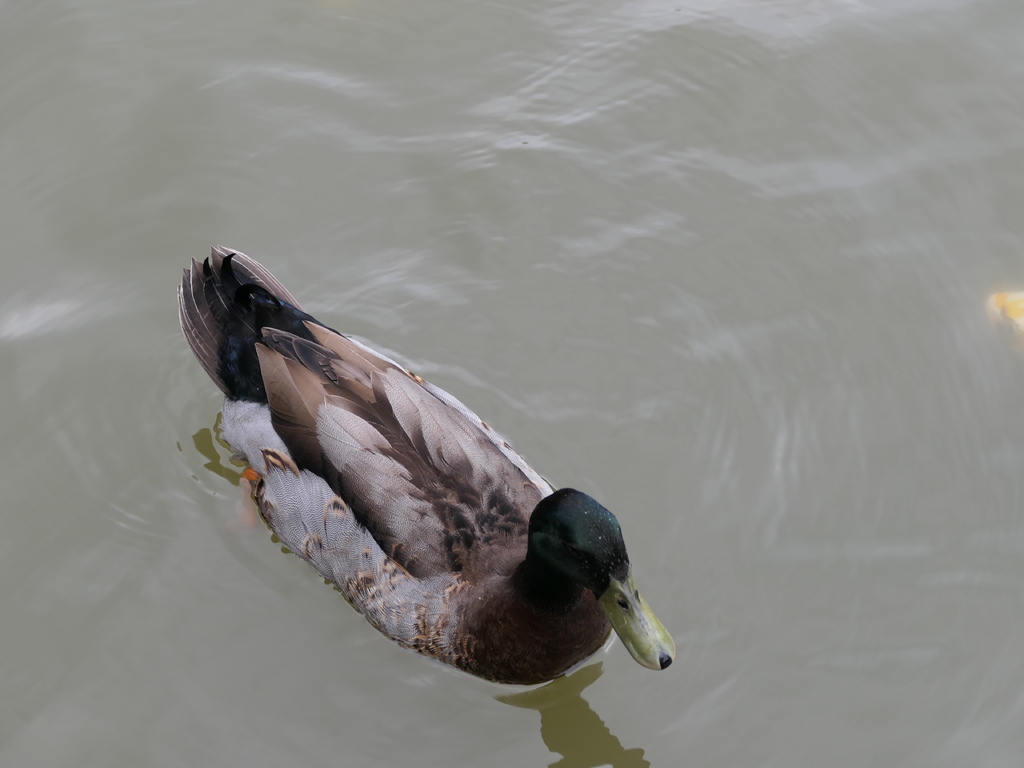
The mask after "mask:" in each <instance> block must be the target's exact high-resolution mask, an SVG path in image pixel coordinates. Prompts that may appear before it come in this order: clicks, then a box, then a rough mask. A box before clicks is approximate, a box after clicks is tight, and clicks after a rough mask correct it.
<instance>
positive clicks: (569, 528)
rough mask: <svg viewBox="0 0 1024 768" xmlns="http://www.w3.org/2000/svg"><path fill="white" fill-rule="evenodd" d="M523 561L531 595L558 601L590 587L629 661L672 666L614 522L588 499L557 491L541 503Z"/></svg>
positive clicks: (670, 648) (665, 636)
mask: <svg viewBox="0 0 1024 768" xmlns="http://www.w3.org/2000/svg"><path fill="white" fill-rule="evenodd" d="M526 559H527V564H528V565H529V566H530V568H529V570H530V571H531V572H532V574H533V581H534V583H533V584H532V585H531V587H532V588H533V589H534V590H535V591H539V592H542V593H543V592H547V593H548V594H549V595H550V597H551V598H552V600H553V601H557V600H558V598H559V596H560V595H565V594H567V593H568V592H569V591H574V590H575V589H576V588H577V585H579V586H582V587H584V588H585V589H589V590H590V591H591V592H593V593H594V594H595V595H596V596H597V598H598V601H599V602H600V604H601V608H602V609H603V610H604V612H605V614H607V616H608V620H609V621H610V622H611V625H612V628H613V629H614V630H615V632H616V634H617V635H618V636H619V638H620V639H621V640H622V643H623V645H625V646H626V649H627V650H628V651H629V652H630V654H632V656H633V658H634V659H636V660H637V661H638V662H640V663H641V664H643V665H644V666H645V667H649V668H650V669H664V668H665V667H667V666H668V665H669V664H671V663H672V659H673V658H674V657H675V654H676V645H675V641H673V639H672V636H671V635H670V634H669V633H668V631H667V630H666V629H665V627H663V626H662V624H661V622H660V621H658V617H657V616H655V615H654V612H653V611H652V610H651V607H650V606H649V605H648V604H647V601H646V600H644V599H643V598H642V597H641V596H640V592H639V591H638V590H637V588H636V584H635V583H634V582H633V572H632V568H631V566H630V563H629V557H628V556H627V555H626V544H625V542H624V541H623V540H622V530H621V529H620V528H619V521H618V520H616V519H615V515H613V514H612V513H611V512H609V511H608V510H607V509H605V508H604V507H603V506H601V505H600V504H598V503H597V501H595V500H594V499H592V498H591V497H590V496H588V495H587V494H585V493H581V492H580V491H576V490H573V489H572V488H562V489H561V490H558V491H555V492H554V493H553V494H551V495H550V496H547V497H545V498H544V499H542V500H541V502H540V503H539V504H538V505H537V508H536V509H535V510H534V512H533V515H532V516H531V517H530V538H529V549H528V553H527V558H526Z"/></svg>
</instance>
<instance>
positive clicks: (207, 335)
mask: <svg viewBox="0 0 1024 768" xmlns="http://www.w3.org/2000/svg"><path fill="white" fill-rule="evenodd" d="M178 317H179V319H180V321H181V330H182V332H183V333H184V334H185V339H186V340H187V341H188V343H189V346H190V347H191V348H192V352H193V353H194V354H195V356H196V359H198V360H199V363H200V364H201V365H202V366H203V369H204V370H205V371H206V373H207V375H209V377H210V378H211V379H213V381H214V383H216V385H217V386H218V387H220V389H221V391H222V392H224V394H226V395H227V396H228V397H230V398H233V399H236V400H253V401H256V402H266V392H265V390H264V388H263V380H262V374H261V373H260V367H259V359H258V357H257V354H256V347H255V345H256V343H257V342H259V341H260V340H261V338H262V329H263V328H264V327H272V328H281V329H283V330H288V331H291V332H294V333H297V334H298V335H300V336H306V337H309V331H308V330H306V328H305V326H304V323H305V322H306V321H312V322H316V321H315V320H313V318H312V317H310V316H309V315H307V314H306V313H305V312H303V311H302V308H301V306H300V305H299V303H298V302H297V301H296V300H295V298H294V297H293V296H292V295H291V293H289V292H288V290H287V289H286V288H285V287H284V286H283V285H281V283H280V282H279V281H278V280H277V278H275V277H274V276H273V275H272V274H270V272H269V271H267V269H266V268H264V267H263V266H262V265H261V264H259V263H257V262H256V261H253V260H252V259H250V258H249V257H248V256H246V255H245V254H243V253H239V252H237V251H233V250H230V249H227V248H221V247H215V248H213V249H212V251H211V253H210V258H208V259H206V260H205V261H203V262H202V263H200V262H198V261H196V260H195V259H193V260H192V265H191V267H190V268H189V269H186V270H184V274H183V275H182V280H181V286H180V287H179V289H178Z"/></svg>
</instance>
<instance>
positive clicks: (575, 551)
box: [565, 541, 583, 557]
mask: <svg viewBox="0 0 1024 768" xmlns="http://www.w3.org/2000/svg"><path fill="white" fill-rule="evenodd" d="M565 551H566V552H568V553H569V554H570V555H572V556H573V557H579V556H580V555H582V554H583V553H582V552H581V551H580V548H579V547H577V546H576V545H575V544H570V543H569V542H568V541H567V542H565Z"/></svg>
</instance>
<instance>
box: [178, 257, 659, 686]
mask: <svg viewBox="0 0 1024 768" xmlns="http://www.w3.org/2000/svg"><path fill="white" fill-rule="evenodd" d="M178 307H179V317H180V322H181V329H182V332H183V333H184V335H185V338H186V340H187V341H188V344H189V346H190V348H191V349H192V352H193V353H194V355H195V357H196V359H197V360H198V361H199V363H200V365H201V366H202V367H203V369H204V370H205V371H206V373H207V375H208V376H209V377H210V379H212V380H213V382H214V384H216V385H217V387H219V388H220V390H221V391H222V392H223V394H224V403H223V407H222V411H221V419H222V421H221V431H222V436H223V438H224V439H225V440H226V441H227V443H228V444H229V445H230V446H231V447H232V448H233V449H234V450H235V451H236V455H237V456H238V457H239V458H241V459H243V460H244V461H245V462H246V463H247V464H248V467H247V469H246V472H247V473H251V477H252V479H253V498H254V500H255V502H256V506H257V508H258V510H259V514H260V516H261V517H262V518H263V520H264V521H265V522H266V524H267V526H268V527H269V528H270V529H271V530H272V531H273V533H274V534H276V535H277V537H278V538H279V539H280V542H281V544H283V546H284V547H285V548H286V549H287V550H288V551H290V552H292V553H294V554H296V555H298V556H299V557H301V558H302V559H303V560H306V561H307V562H308V563H309V564H310V565H311V566H312V567H313V568H314V569H315V570H316V572H317V573H319V574H320V576H322V577H323V578H324V579H325V580H326V581H328V582H330V583H331V584H333V585H334V587H336V588H337V590H338V591H340V592H341V594H342V596H343V597H344V598H345V600H346V601H347V602H348V603H349V604H350V605H351V606H352V607H354V608H355V609H356V610H357V611H359V612H360V613H361V614H362V615H363V616H364V617H365V618H366V620H367V621H368V622H369V623H370V624H371V625H372V626H373V627H375V628H376V629H377V630H379V631H380V632H381V633H383V634H384V635H386V636H388V637H389V638H391V639H392V640H393V641H395V642H396V643H398V644H399V645H401V646H404V647H406V648H410V649H412V650H414V651H416V652H418V653H420V654H423V655H424V656H427V657H430V658H432V659H435V660H437V661H440V662H442V663H444V664H448V665H450V666H452V667H455V668H457V669H460V670H462V671H464V672H468V673H469V674H471V675H475V676H477V677H479V678H483V679H485V680H489V681H493V682H496V683H507V684H519V685H532V684H537V683H543V682H547V681H549V680H552V679H554V678H557V677H560V676H562V675H564V674H565V673H566V672H567V671H569V670H571V669H573V668H574V667H576V666H578V665H580V663H581V662H583V661H585V660H586V659H587V658H589V657H590V656H592V655H593V654H594V653H596V652H597V651H598V650H600V649H601V648H602V647H603V646H604V645H605V643H606V642H607V640H608V638H609V637H610V633H611V632H612V631H614V632H615V633H616V635H617V636H618V637H619V638H620V639H621V641H622V644H623V645H624V646H625V648H626V650H627V651H628V652H629V653H630V654H631V655H632V656H633V658H634V659H635V660H636V661H637V662H639V663H640V664H641V665H642V666H644V667H647V668H650V669H656V670H661V669H665V668H666V667H668V666H669V665H670V664H671V663H672V660H673V659H674V658H675V650H676V649H675V642H674V640H673V639H672V636H671V635H670V634H669V633H668V631H667V630H666V629H665V627H664V626H663V625H662V623H661V622H660V621H659V620H658V618H657V617H656V616H655V614H654V613H653V611H652V610H651V608H650V606H649V605H648V603H647V602H646V600H644V598H643V597H642V596H641V595H640V592H639V591H638V589H637V587H636V583H635V580H634V577H633V572H632V565H631V563H630V560H629V557H628V555H627V553H626V546H625V543H624V541H623V536H622V530H621V527H620V525H619V522H618V520H617V519H616V517H615V515H614V514H613V513H612V512H610V511H609V510H608V509H606V508H605V507H604V506H602V505H601V504H600V503H599V502H598V501H596V500H595V499H594V498H592V497H591V496H589V495H587V494H586V493H584V492H582V491H579V490H576V489H573V488H559V489H555V488H553V487H552V486H551V485H550V484H549V483H548V482H547V481H546V480H544V479H543V478H542V477H541V476H540V475H539V474H538V473H537V472H536V471H534V470H533V469H532V468H531V467H530V466H529V465H528V464H527V463H526V462H525V461H524V460H523V458H522V457H521V456H520V455H519V454H518V453H517V452H516V451H515V450H514V449H513V448H512V446H511V444H510V443H509V442H508V441H507V440H505V439H504V438H503V437H502V436H501V435H499V434H498V433H497V432H496V431H495V430H494V429H493V428H492V427H491V426H489V425H488V424H486V423H485V422H484V421H482V420H481V419H480V418H479V417H478V416H477V415H476V414H475V413H474V412H473V411H471V410H470V409H469V408H468V407H466V406H465V405H463V403H462V402H461V401H459V400H458V399H456V398H455V397H454V396H452V395H451V394H449V393H448V392H446V391H444V390H443V389H441V388H440V387H437V386H434V385H433V384H431V383H429V382H428V381H426V380H425V379H423V378H422V377H421V376H419V375H417V374H415V373H413V372H411V371H409V370H407V369H406V368H405V367H403V366H402V365H400V364H399V363H397V362H395V361H394V360H391V359H390V358H388V357H386V356H385V355H383V354H381V353H380V352H377V351H375V350H373V349H371V348H370V347H369V346H367V345H365V344H363V343H360V342H359V341H357V340H356V339H353V338H350V337H348V336H345V335H343V334H341V333H339V332H338V331H335V330H333V329H332V328H330V327H328V326H327V325H324V324H323V323H322V322H320V321H319V320H317V319H316V318H314V317H313V316H312V315H310V314H308V313H307V312H305V310H303V309H302V306H301V305H300V304H299V302H298V301H297V300H296V299H295V298H294V297H293V296H292V295H291V293H289V292H288V290H287V289H286V288H285V287H284V286H283V285H282V284H281V283H280V282H279V281H278V280H277V279H276V278H275V277H274V276H273V275H272V274H271V273H270V272H269V271H268V270H267V269H266V268H265V267H263V266H262V265H261V264H259V263H258V262H257V261H255V260H254V259H251V258H249V257H248V256H246V255H245V254H243V253H240V252H238V251H235V250H232V249H229V248H224V247H214V248H213V249H212V250H211V254H210V257H209V258H207V259H205V260H203V261H202V262H201V263H200V262H199V261H197V260H196V259H192V263H191V266H190V267H189V268H186V269H185V270H184V273H183V276H182V281H181V285H180V287H179V291H178Z"/></svg>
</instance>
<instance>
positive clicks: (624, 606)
mask: <svg viewBox="0 0 1024 768" xmlns="http://www.w3.org/2000/svg"><path fill="white" fill-rule="evenodd" d="M615 602H616V603H618V606H619V608H621V609H622V610H623V611H624V612H625V613H629V601H628V600H626V598H624V597H620V598H619V599H618V600H616V601H615Z"/></svg>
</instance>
